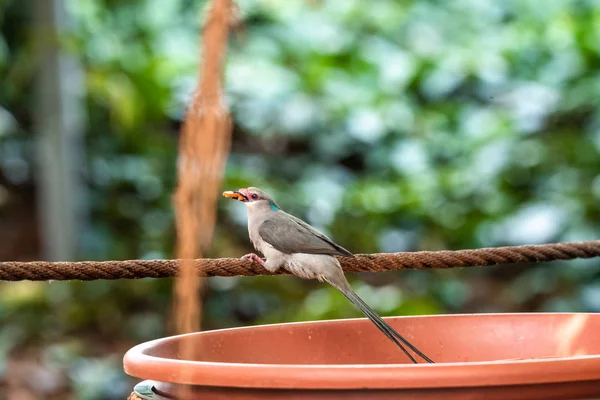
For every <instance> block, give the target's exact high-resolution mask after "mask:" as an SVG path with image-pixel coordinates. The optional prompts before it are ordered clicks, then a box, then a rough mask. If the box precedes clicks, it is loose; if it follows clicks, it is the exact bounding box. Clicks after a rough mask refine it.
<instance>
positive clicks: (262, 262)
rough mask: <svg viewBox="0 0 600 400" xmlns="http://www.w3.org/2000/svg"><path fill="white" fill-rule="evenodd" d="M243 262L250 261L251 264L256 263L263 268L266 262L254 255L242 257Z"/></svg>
mask: <svg viewBox="0 0 600 400" xmlns="http://www.w3.org/2000/svg"><path fill="white" fill-rule="evenodd" d="M242 260H248V261H251V262H255V263H257V264H258V265H260V266H262V267H264V266H265V261H264V260H263V259H262V258H260V257H259V256H257V255H256V254H254V253H250V254H246V255H245V256H242Z"/></svg>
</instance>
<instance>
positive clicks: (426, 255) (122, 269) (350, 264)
mask: <svg viewBox="0 0 600 400" xmlns="http://www.w3.org/2000/svg"><path fill="white" fill-rule="evenodd" d="M598 256H600V240H594V241H588V242H572V243H552V244H542V245H533V246H511V247H494V248H483V249H474V250H456V251H449V250H442V251H418V252H409V253H377V254H357V255H356V258H347V257H339V258H338V259H339V260H340V263H341V264H342V268H343V269H344V271H346V272H375V271H398V270H404V269H431V268H441V269H443V268H460V267H476V266H489V265H497V264H514V263H535V262H543V261H555V260H572V259H575V258H593V257H598ZM194 263H195V265H194V266H195V268H196V269H197V271H198V274H199V275H201V276H255V275H276V274H287V273H288V272H287V271H285V270H280V271H278V272H276V273H272V272H269V271H267V270H266V269H264V268H263V267H262V266H260V265H258V264H256V263H252V262H250V261H247V260H242V259H239V258H215V259H210V258H202V259H197V260H194ZM178 272H179V261H178V260H126V261H81V262H45V261H30V262H14V261H5V262H0V280H4V281H21V280H30V281H46V280H57V281H64V280H72V279H75V280H82V281H90V280H96V279H139V278H168V277H174V276H176V275H177V274H178Z"/></svg>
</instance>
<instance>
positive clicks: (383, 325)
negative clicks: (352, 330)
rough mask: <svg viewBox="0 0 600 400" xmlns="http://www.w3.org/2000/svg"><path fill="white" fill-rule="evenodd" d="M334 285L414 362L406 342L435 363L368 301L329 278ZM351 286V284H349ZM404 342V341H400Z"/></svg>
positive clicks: (425, 358) (430, 361)
mask: <svg viewBox="0 0 600 400" xmlns="http://www.w3.org/2000/svg"><path fill="white" fill-rule="evenodd" d="M327 282H329V283H330V284H331V285H332V286H333V287H335V288H336V289H338V290H339V291H340V292H341V293H342V294H343V295H344V296H345V297H346V298H347V299H348V300H350V302H351V303H352V304H353V305H354V306H355V307H356V308H358V309H359V310H360V311H361V312H362V313H363V314H365V316H366V317H367V318H369V319H370V320H371V322H373V324H374V325H375V326H376V327H377V328H379V330H381V332H383V334H384V335H385V336H387V337H388V339H390V340H391V341H393V342H394V343H396V345H397V346H398V347H400V349H401V350H402V351H403V352H404V354H406V356H407V357H408V358H409V359H410V360H411V361H412V362H413V363H415V364H416V363H417V361H416V360H415V358H414V357H413V356H412V355H411V354H410V353H409V352H408V350H406V348H405V347H404V346H403V345H402V343H404V344H405V345H406V346H407V347H408V348H410V349H411V350H412V351H414V352H415V353H416V354H417V355H418V356H419V357H421V358H422V359H424V360H425V361H427V362H428V363H433V360H431V359H430V358H429V357H427V356H426V355H425V354H423V352H421V351H420V350H419V349H417V348H416V347H415V346H414V345H413V344H412V343H410V342H409V341H408V340H407V339H406V338H405V337H404V336H402V335H401V334H399V333H398V332H397V331H396V330H395V329H394V328H392V327H391V326H390V325H389V324H388V323H387V322H385V321H384V320H383V318H381V317H380V316H379V315H378V314H377V313H376V312H375V311H374V310H373V309H372V308H371V307H369V305H368V304H367V303H365V302H364V301H363V300H362V299H361V298H360V297H358V295H357V294H356V293H354V291H353V290H352V289H351V288H349V287H348V288H343V287H341V286H340V285H337V284H335V283H333V282H331V281H330V280H327ZM348 286H349V285H348ZM400 342H402V343H400Z"/></svg>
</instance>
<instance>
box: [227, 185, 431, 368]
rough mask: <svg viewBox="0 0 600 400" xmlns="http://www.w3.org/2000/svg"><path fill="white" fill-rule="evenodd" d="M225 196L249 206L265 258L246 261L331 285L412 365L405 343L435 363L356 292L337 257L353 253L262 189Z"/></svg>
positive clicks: (257, 243) (257, 245) (249, 256)
mask: <svg viewBox="0 0 600 400" xmlns="http://www.w3.org/2000/svg"><path fill="white" fill-rule="evenodd" d="M223 196H225V197H228V198H232V199H236V200H239V201H241V202H243V203H244V204H245V205H246V208H247V210H248V232H249V233H250V241H251V242H252V244H253V245H254V248H255V249H256V250H258V251H260V252H261V253H262V254H263V255H264V256H265V258H266V259H265V260H264V261H263V260H262V259H261V258H260V257H259V256H257V255H256V254H254V253H251V254H246V255H245V256H243V257H242V258H243V259H247V260H251V261H254V262H256V263H258V264H260V265H262V266H264V267H265V268H266V269H267V270H269V271H271V272H275V271H277V270H278V269H279V268H285V269H287V270H288V271H289V272H291V273H292V274H294V275H296V276H298V277H300V278H304V279H318V280H319V281H321V282H323V281H325V282H328V283H329V284H331V285H332V286H333V287H335V288H336V289H338V290H339V291H340V292H341V293H342V294H343V295H344V296H345V297H346V298H347V299H348V300H350V302H352V304H354V306H356V307H357V308H358V309H359V310H360V311H361V312H362V313H363V314H365V316H367V317H368V318H369V319H370V320H371V321H372V322H373V323H374V324H375V326H377V328H379V329H380V330H381V331H382V332H383V333H384V334H385V335H386V336H387V337H388V338H389V339H390V340H392V341H393V342H394V343H396V345H398V347H400V348H401V349H402V351H403V352H404V353H405V354H406V355H407V356H408V358H410V360H411V361H412V362H413V363H417V361H416V360H415V358H414V357H413V356H412V355H411V354H410V353H409V352H408V350H406V348H405V347H404V346H403V345H402V343H404V344H405V345H406V346H407V347H408V348H410V349H411V350H412V351H414V352H415V353H416V354H417V355H419V356H420V357H421V358H423V359H424V360H425V361H427V362H429V363H433V361H432V360H431V359H430V358H429V357H427V356H426V355H425V354H423V353H422V352H421V351H419V349H417V348H416V347H415V346H413V345H412V344H411V343H410V342H409V341H408V340H406V339H405V338H404V337H403V336H402V335H400V334H399V333H398V332H396V331H395V330H394V329H393V328H392V327H391V326H390V325H388V323H387V322H385V321H384V320H383V319H382V318H381V317H380V316H379V315H377V313H376V312H375V311H374V310H373V309H372V308H371V307H369V306H368V305H367V304H366V303H365V302H364V301H363V300H362V299H361V298H360V297H358V295H357V294H356V293H354V290H352V287H351V286H350V284H349V283H348V281H347V280H346V277H345V276H344V271H343V270H342V267H341V266H340V263H339V261H338V260H337V259H336V258H335V257H334V256H336V255H339V256H344V257H352V258H354V255H353V254H352V253H350V252H349V251H348V250H346V249H344V248H343V247H342V246H339V245H337V244H336V243H334V242H333V241H332V240H331V239H329V238H328V237H327V236H325V235H324V234H322V233H321V232H319V231H317V230H316V229H315V228H313V227H312V226H310V225H308V224H307V223H306V222H304V221H302V220H300V219H298V218H296V217H294V216H293V215H290V214H288V213H286V212H284V211H283V210H282V209H281V207H280V206H279V205H278V204H277V203H276V202H275V200H273V199H272V198H271V196H269V195H268V194H267V193H265V192H263V191H262V190H260V189H257V188H255V187H249V188H247V189H239V190H236V191H228V192H224V193H223ZM400 342H402V343H400Z"/></svg>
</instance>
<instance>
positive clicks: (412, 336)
mask: <svg viewBox="0 0 600 400" xmlns="http://www.w3.org/2000/svg"><path fill="white" fill-rule="evenodd" d="M386 320H387V321H388V322H389V323H390V325H392V326H393V327H394V328H395V329H397V330H398V331H399V332H400V333H401V334H403V335H404V336H405V337H406V338H407V339H408V340H410V341H411V342H412V343H413V344H415V345H416V346H417V347H418V348H419V349H421V350H422V351H423V352H424V353H425V354H427V355H428V356H429V357H431V358H432V359H433V360H434V361H435V362H436V364H418V365H414V364H411V363H410V362H409V361H408V359H407V358H406V356H404V354H403V353H402V352H401V351H400V350H399V349H398V348H397V347H396V346H395V345H394V344H393V343H391V342H390V341H389V340H388V339H387V338H386V337H385V336H383V334H382V333H380V332H379V331H378V330H377V328H375V327H374V326H373V325H372V324H371V322H370V321H368V320H367V319H345V320H333V321H318V322H303V323H289V324H276V325H264V326H254V327H245V328H235V329H224V330H215V331H206V332H200V333H194V334H190V335H182V336H174V337H168V338H164V339H159V340H154V341H151V342H147V343H144V344H140V345H138V346H135V347H133V348H132V349H131V350H129V351H128V352H127V354H126V355H125V359H124V366H125V372H126V373H127V374H129V375H132V376H135V377H138V378H142V379H146V380H148V381H146V382H144V383H143V384H142V385H140V386H139V392H140V395H141V397H144V396H145V398H148V399H150V398H152V399H159V398H162V396H164V397H167V398H171V397H169V396H173V393H175V390H176V389H178V388H180V387H182V386H184V385H185V386H186V387H187V388H188V389H189V392H188V394H187V395H186V396H185V397H186V398H189V399H279V398H282V399H283V398H285V399H304V398H306V399H334V398H338V399H341V398H352V399H397V398H400V397H401V398H402V399H459V398H460V399H464V398H472V399H481V398H485V399H503V400H504V399H516V398H518V399H546V400H547V399H586V398H600V314H586V313H534V314H471V315H439V316H422V317H391V318H386ZM188 340H189V341H192V343H193V346H194V348H195V349H196V350H197V352H198V354H199V355H198V356H197V357H196V358H195V359H193V360H182V359H181V358H180V357H179V352H178V348H179V346H180V345H181V344H182V343H183V342H184V341H188ZM144 390H146V393H143V392H144ZM179 398H181V397H179Z"/></svg>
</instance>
